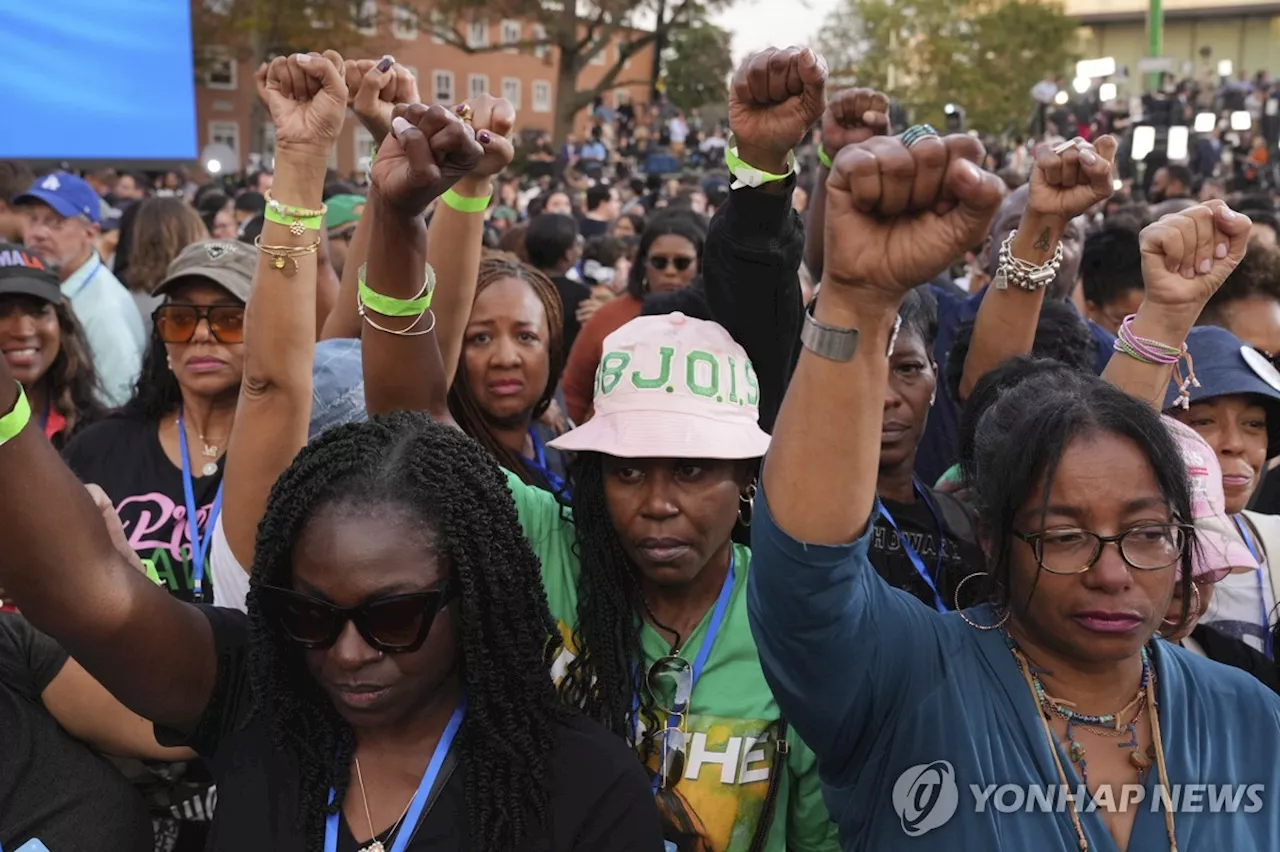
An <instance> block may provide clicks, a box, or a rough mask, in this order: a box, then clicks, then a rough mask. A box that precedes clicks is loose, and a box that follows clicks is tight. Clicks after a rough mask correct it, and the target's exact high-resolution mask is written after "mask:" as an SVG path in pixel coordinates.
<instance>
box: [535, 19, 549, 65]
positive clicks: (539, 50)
mask: <svg viewBox="0 0 1280 852" xmlns="http://www.w3.org/2000/svg"><path fill="white" fill-rule="evenodd" d="M533 40H534V41H536V42H539V44H538V45H537V46H536V47H535V48H534V49H533V55H534V56H536V57H538V58H539V59H545V58H546V57H547V51H548V48H547V44H546V42H547V28H546V27H544V26H543V25H542V24H534V25H533Z"/></svg>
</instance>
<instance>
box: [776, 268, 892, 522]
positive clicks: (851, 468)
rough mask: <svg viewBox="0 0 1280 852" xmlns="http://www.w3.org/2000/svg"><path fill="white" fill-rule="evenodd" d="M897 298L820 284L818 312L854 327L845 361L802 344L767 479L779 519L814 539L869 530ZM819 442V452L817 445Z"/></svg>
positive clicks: (828, 320) (820, 316)
mask: <svg viewBox="0 0 1280 852" xmlns="http://www.w3.org/2000/svg"><path fill="white" fill-rule="evenodd" d="M897 310H898V305H897V303H896V302H891V301H889V300H886V299H885V298H884V297H881V296H878V295H873V294H868V293H865V292H862V291H860V290H857V289H851V288H849V287H847V286H843V285H835V286H831V287H827V288H823V291H822V294H821V296H820V297H819V298H818V300H817V304H816V306H815V317H816V318H817V319H818V320H820V321H821V322H824V323H826V324H827V325H832V326H836V327H840V328H854V329H857V330H858V332H859V340H858V348H857V351H856V352H855V354H854V357H853V358H852V359H851V360H850V361H847V362H837V361H830V360H827V359H825V358H822V357H820V356H818V355H815V354H814V353H813V352H810V351H808V350H802V351H801V354H800V360H799V363H798V365H797V367H796V372H795V375H794V376H792V378H791V383H790V385H789V386H788V388H787V394H786V397H785V399H784V400H783V403H782V411H781V412H780V413H779V415H778V422H777V425H776V427H775V428H774V432H773V441H772V443H771V444H770V447H769V454H768V456H767V457H766V459H765V466H764V475H763V476H764V485H765V491H767V492H768V493H769V506H770V510H771V512H772V513H773V517H774V519H775V520H776V522H777V524H778V526H779V527H780V528H781V529H783V530H784V531H786V533H787V534H788V535H790V536H791V537H792V538H795V539H798V540H800V541H805V542H811V543H813V544H845V543H848V542H850V541H853V540H854V539H856V538H858V537H859V536H860V535H862V533H863V532H864V531H865V530H866V527H867V518H868V517H869V516H870V514H871V508H872V506H874V505H875V499H876V477H877V472H878V470H879V464H880V425H881V420H882V419H883V411H882V410H881V406H880V405H879V404H876V405H868V404H867V401H868V400H877V401H878V400H880V399H883V398H884V396H883V395H884V392H885V386H886V385H887V383H888V376H889V359H888V356H887V354H886V353H887V351H888V347H889V340H890V337H891V336H892V332H893V326H894V320H895V318H896V317H897ZM815 447H821V448H822V451H821V452H815V451H814V448H815Z"/></svg>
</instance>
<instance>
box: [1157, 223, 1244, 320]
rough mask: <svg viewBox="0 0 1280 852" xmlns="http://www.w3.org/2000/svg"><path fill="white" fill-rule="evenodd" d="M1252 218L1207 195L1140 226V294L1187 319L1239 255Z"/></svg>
mask: <svg viewBox="0 0 1280 852" xmlns="http://www.w3.org/2000/svg"><path fill="white" fill-rule="evenodd" d="M1252 224H1253V223H1252V222H1250V221H1249V217H1247V216H1244V215H1242V214H1240V213H1236V212H1234V211H1233V210H1231V208H1229V207H1227V205H1226V202H1224V201H1206V202H1205V203H1204V204H1198V205H1196V206H1195V207H1188V208H1187V209H1186V210H1183V211H1182V212H1180V213H1172V214H1170V215H1168V216H1165V217H1164V218H1162V219H1161V220H1160V221H1158V222H1155V223H1153V224H1150V225H1148V226H1147V227H1145V228H1143V229H1142V234H1141V235H1140V236H1139V238H1138V244H1139V246H1140V248H1141V251H1142V284H1143V288H1144V290H1145V300H1146V301H1147V302H1149V303H1151V304H1153V305H1159V306H1160V307H1161V308H1162V309H1164V310H1165V311H1167V312H1169V313H1171V314H1173V315H1175V316H1178V317H1179V318H1181V319H1184V320H1185V321H1186V323H1187V324H1188V325H1190V323H1191V322H1194V321H1195V319H1196V318H1197V317H1199V316H1200V311H1201V310H1202V309H1203V308H1204V306H1205V304H1206V303H1207V302H1208V301H1209V298H1210V297H1211V296H1212V295H1213V294H1214V293H1216V292H1218V288H1219V287H1221V286H1222V282H1223V281H1225V280H1226V278H1227V276H1228V275H1230V274H1231V270H1233V269H1235V268H1236V266H1237V265H1238V264H1239V263H1240V261H1241V260H1242V259H1243V258H1244V253H1245V248H1246V247H1247V245H1248V243H1249V229H1250V226H1251V225H1252Z"/></svg>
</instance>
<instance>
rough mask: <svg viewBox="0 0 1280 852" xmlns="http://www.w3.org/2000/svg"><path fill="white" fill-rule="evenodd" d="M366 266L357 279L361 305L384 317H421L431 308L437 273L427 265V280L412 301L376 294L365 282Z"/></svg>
mask: <svg viewBox="0 0 1280 852" xmlns="http://www.w3.org/2000/svg"><path fill="white" fill-rule="evenodd" d="M364 271H365V265H364V264H361V266H360V276H359V277H358V278H357V279H356V290H357V292H358V293H359V295H360V303H361V304H362V305H364V306H365V307H367V308H369V309H370V310H372V311H375V312H377V313H380V314H382V315H383V316H384V317H420V316H422V315H423V314H425V313H426V312H427V309H428V308H430V307H431V297H432V295H434V293H435V290H436V271H435V270H434V269H432V268H431V264H427V278H426V281H425V282H424V283H423V285H422V290H421V291H420V293H419V295H417V296H415V297H414V298H412V299H397V298H394V297H392V296H384V295H382V294H381V293H375V292H374V291H373V290H371V289H370V288H369V285H368V284H366V283H365V282H364Z"/></svg>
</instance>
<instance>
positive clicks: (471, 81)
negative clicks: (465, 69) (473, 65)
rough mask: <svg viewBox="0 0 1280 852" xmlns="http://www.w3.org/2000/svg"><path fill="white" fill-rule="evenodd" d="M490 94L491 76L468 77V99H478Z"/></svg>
mask: <svg viewBox="0 0 1280 852" xmlns="http://www.w3.org/2000/svg"><path fill="white" fill-rule="evenodd" d="M487 94H489V75H488V74H470V75H468V76H467V97H469V98H478V97H480V96H481V95H487Z"/></svg>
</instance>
